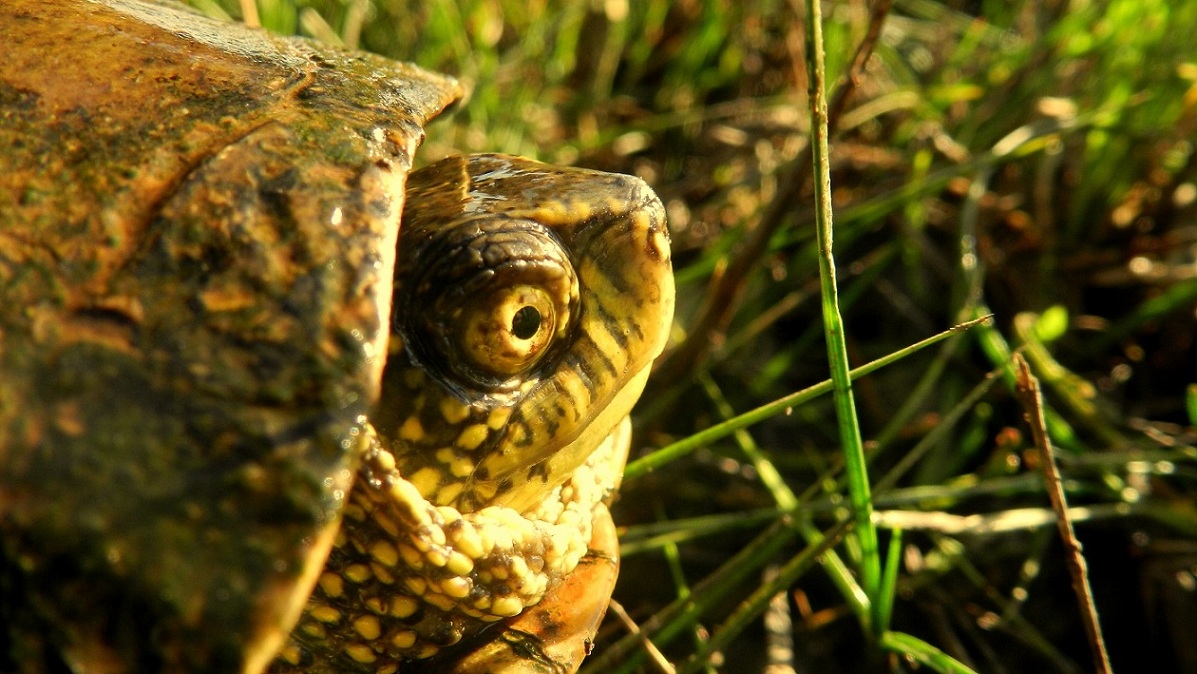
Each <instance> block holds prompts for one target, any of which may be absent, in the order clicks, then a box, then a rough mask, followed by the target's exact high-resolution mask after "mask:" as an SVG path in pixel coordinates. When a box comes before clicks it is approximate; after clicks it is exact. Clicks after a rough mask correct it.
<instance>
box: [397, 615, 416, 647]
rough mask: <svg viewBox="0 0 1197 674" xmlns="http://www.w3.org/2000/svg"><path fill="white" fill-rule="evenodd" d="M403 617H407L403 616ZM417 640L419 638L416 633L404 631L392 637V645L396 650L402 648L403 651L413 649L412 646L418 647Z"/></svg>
mask: <svg viewBox="0 0 1197 674" xmlns="http://www.w3.org/2000/svg"><path fill="white" fill-rule="evenodd" d="M402 617H407V616H402ZM416 638H417V636H416V633H415V632H412V631H411V630H404V631H402V632H398V633H396V634H395V636H393V637H391V645H392V646H394V647H395V648H401V649H406V648H411V647H412V646H415V645H416Z"/></svg>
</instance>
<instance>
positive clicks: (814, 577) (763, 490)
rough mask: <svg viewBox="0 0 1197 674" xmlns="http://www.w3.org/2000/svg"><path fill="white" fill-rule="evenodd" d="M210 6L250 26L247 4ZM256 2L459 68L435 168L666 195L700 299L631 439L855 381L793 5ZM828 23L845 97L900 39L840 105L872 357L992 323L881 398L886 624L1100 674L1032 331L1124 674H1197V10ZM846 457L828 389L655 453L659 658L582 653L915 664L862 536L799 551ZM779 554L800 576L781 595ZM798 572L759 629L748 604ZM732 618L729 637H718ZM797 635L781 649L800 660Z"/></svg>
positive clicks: (843, 235)
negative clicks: (548, 167)
mask: <svg viewBox="0 0 1197 674" xmlns="http://www.w3.org/2000/svg"><path fill="white" fill-rule="evenodd" d="M193 4H196V5H198V6H199V7H200V8H201V9H204V10H206V11H209V12H211V13H221V12H226V13H227V14H228V15H230V16H232V17H234V18H241V16H242V12H243V10H242V7H241V6H240V5H239V4H238V3H237V2H236V0H221V1H220V3H217V2H216V1H215V0H203V1H199V0H197V1H195V2H194V3H193ZM255 9H256V11H257V13H258V15H259V20H260V22H261V23H262V24H263V25H265V26H267V27H268V28H271V29H272V30H275V31H278V32H282V33H301V34H306V35H309V36H313V37H315V38H318V39H321V40H326V41H330V42H339V43H342V44H345V45H347V46H351V47H356V48H362V49H368V50H371V51H375V52H378V53H381V54H384V55H388V56H392V57H395V58H398V59H403V60H410V61H415V62H418V63H420V64H421V65H424V66H426V67H429V68H432V69H436V70H440V71H444V72H448V73H451V74H454V75H456V76H458V77H459V78H460V79H461V80H462V81H463V83H465V85H466V87H467V89H468V92H469V93H468V95H467V97H466V100H465V101H464V102H463V103H462V104H461V105H460V106H459V107H458V108H457V109H456V111H455V112H454V113H453V114H452V116H451V117H450V118H448V119H445V120H442V121H440V122H438V123H437V124H434V125H433V127H432V128H431V129H430V135H429V139H428V142H427V143H426V145H425V149H424V150H423V151H422V154H421V159H422V160H433V159H436V158H439V157H440V156H443V155H446V154H450V153H456V152H476V151H497V152H509V153H517V154H523V155H528V156H532V157H536V158H539V159H543V160H546V161H552V162H559V163H568V164H576V165H582V166H588V167H595V168H601V169H607V170H614V171H622V172H626V173H633V174H636V175H639V176H641V177H643V178H644V179H646V180H647V181H648V182H649V183H650V184H651V185H652V186H653V187H654V188H655V189H656V190H657V192H658V193H659V194H660V196H661V198H662V200H663V201H664V202H665V204H666V205H667V209H668V212H669V215H670V219H671V230H672V234H673V245H674V259H675V265H676V271H677V276H678V281H679V310H678V316H677V320H676V327H675V335H674V340H673V343H672V344H671V346H670V350H669V353H668V355H667V358H666V359H665V360H664V362H663V363H662V364H661V371H660V372H659V373H658V376H657V377H656V379H655V380H654V381H653V382H652V384H651V387H650V390H649V391H648V392H647V393H646V396H645V398H644V400H643V401H642V403H641V406H640V407H639V408H638V411H637V416H636V422H637V428H638V435H637V439H636V446H635V447H634V449H633V458H637V457H640V456H643V455H645V454H647V453H649V452H651V451H652V450H653V449H654V448H659V447H662V446H665V445H669V444H670V443H672V442H675V441H677V440H679V439H683V438H685V437H687V436H689V435H690V434H692V433H694V432H696V431H699V430H702V429H704V428H708V427H710V426H711V425H713V424H716V423H718V422H720V421H723V420H724V419H726V418H728V417H729V416H732V415H735V414H739V413H742V412H744V411H746V410H750V409H752V408H755V407H757V406H759V405H762V404H764V403H767V402H769V401H771V400H774V399H777V398H779V397H781V396H783V395H786V394H788V393H791V392H793V391H795V390H798V389H801V388H804V387H807V386H809V385H811V384H814V383H817V382H819V381H821V380H823V379H825V378H826V377H827V375H828V370H827V364H826V362H827V361H826V351H825V347H824V344H823V338H822V332H821V327H820V326H821V318H820V306H819V291H818V278H817V276H818V272H817V265H816V257H815V253H816V251H815V247H814V243H813V242H814V228H813V211H812V206H811V203H812V202H811V186H810V180H809V172H808V169H807V168H806V167H805V163H808V162H809V155H807V154H804V153H803V151H804V149H805V148H806V146H807V139H808V135H809V134H808V127H809V119H808V113H807V112H806V106H807V98H806V91H807V74H806V68H805V66H804V57H803V38H802V35H803V21H804V12H803V10H802V7H801V4H800V3H798V2H790V1H786V0H757V1H755V2H747V1H735V0H722V1H719V2H715V1H712V2H703V1H701V0H677V1H673V2H670V1H666V0H590V1H584V0H579V1H575V2H569V1H566V0H419V1H416V0H299V1H297V0H257V2H256V6H255ZM823 11H824V17H825V20H826V23H825V29H824V30H825V38H826V59H827V69H828V76H829V81H830V82H832V83H837V84H835V85H834V86H843V81H842V80H841V79H840V78H841V77H842V76H844V75H845V74H846V73H847V71H848V69H849V67H850V65H851V63H852V61H853V58H854V55H855V54H856V53H857V50H858V47H859V45H861V44H862V43H864V42H868V40H867V36H868V34H869V27H870V25H871V24H872V25H874V26H879V27H880V32H879V34H878V36H877V39H876V40H875V42H873V43H872V44H871V49H870V53H869V54H867V56H868V58H867V60H864V61H863V68H862V69H861V71H860V73H859V77H858V78H857V80H856V84H855V86H854V88H853V89H852V91H851V92H850V94H848V95H847V97H846V98H845V99H844V108H843V111H842V114H840V115H838V116H835V118H834V122H833V123H834V125H835V129H834V131H833V136H832V141H833V142H832V148H831V162H832V171H833V174H832V186H833V197H834V203H835V208H836V214H835V226H836V237H837V238H836V250H835V252H836V259H837V264H838V267H839V273H840V293H841V304H842V311H843V314H844V317H845V320H846V332H847V339H848V345H849V350H850V357H851V360H852V363H853V365H854V366H855V365H860V364H863V363H865V362H868V361H870V360H873V359H875V358H878V357H881V356H884V355H886V354H890V353H893V352H895V351H897V350H898V349H900V348H902V347H905V346H907V345H909V344H911V343H913V342H915V341H917V340H919V339H922V338H924V337H927V336H929V335H932V334H934V333H936V332H938V331H941V330H944V329H946V328H948V327H950V326H952V325H954V324H956V323H959V322H961V321H963V320H966V319H969V318H973V317H977V316H981V315H984V314H988V313H992V314H993V315H994V320H993V322H992V323H991V324H989V325H987V326H983V327H979V328H974V329H973V330H971V331H969V332H967V333H965V334H963V335H959V336H957V337H954V338H952V339H950V340H948V341H946V342H943V343H941V344H939V345H936V346H935V347H934V348H932V349H928V350H926V351H923V352H920V353H918V354H916V355H913V356H910V357H907V358H903V359H902V360H900V361H899V362H897V363H896V364H894V365H890V366H888V367H886V368H885V369H882V370H880V371H879V372H877V373H875V374H873V375H870V376H869V377H867V378H865V379H862V380H860V381H859V382H857V384H856V400H857V407H858V414H859V417H860V420H861V425H862V430H863V433H864V438H865V440H866V443H867V444H866V449H867V450H868V452H869V456H870V460H871V471H872V475H873V481H874V499H875V507H876V509H877V511H878V521H879V523H880V526H881V531H882V543H883V550H884V549H886V547H887V546H889V544H890V543H893V542H896V541H898V542H899V544H898V545H897V546H893V551H892V554H893V557H892V560H893V564H892V568H893V569H894V570H896V574H897V575H896V577H895V581H894V585H893V590H892V594H893V602H894V603H893V609H892V623H891V624H892V626H893V628H894V629H900V630H901V631H903V632H906V633H909V634H912V635H915V636H918V637H919V638H921V639H923V640H925V641H926V642H929V643H931V644H933V645H934V646H935V647H936V648H938V649H939V650H940V651H942V652H943V653H947V654H949V655H951V656H953V657H954V658H956V659H958V660H960V661H961V662H964V663H966V664H968V665H969V666H971V667H972V668H974V669H975V670H976V671H982V672H1027V671H1036V672H1048V671H1051V672H1081V671H1090V670H1091V667H1092V664H1091V661H1090V656H1089V649H1088V646H1087V644H1086V639H1085V635H1084V631H1083V629H1082V627H1081V619H1080V614H1079V612H1078V609H1077V606H1076V602H1075V599H1074V596H1073V594H1072V590H1071V587H1070V580H1069V577H1068V574H1067V570H1066V567H1065V564H1064V561H1063V557H1064V555H1063V547H1062V545H1061V543H1060V540H1059V537H1058V535H1057V532H1056V529H1055V526H1054V517H1053V516H1052V513H1051V510H1050V509H1049V507H1048V504H1047V499H1046V497H1045V496H1044V488H1043V483H1042V479H1041V478H1040V476H1039V474H1038V466H1037V459H1036V454H1035V453H1034V452H1033V451H1032V449H1031V446H1030V441H1029V434H1028V431H1027V429H1026V425H1025V423H1024V420H1023V418H1022V410H1021V408H1020V407H1019V405H1018V403H1017V400H1016V399H1015V396H1014V393H1013V386H1012V379H1011V378H1010V371H1009V359H1010V352H1011V350H1014V349H1024V350H1025V354H1026V356H1027V358H1028V360H1029V361H1030V362H1031V365H1032V368H1033V370H1034V372H1035V373H1036V375H1037V376H1038V377H1039V378H1040V379H1041V380H1042V382H1043V384H1044V387H1045V394H1046V401H1047V407H1048V410H1047V412H1048V415H1047V416H1048V424H1049V431H1050V433H1051V436H1052V439H1053V441H1054V443H1055V445H1056V446H1057V448H1058V452H1059V461H1060V464H1061V468H1062V470H1063V473H1064V478H1065V484H1066V487H1067V490H1068V494H1069V498H1070V500H1071V502H1072V504H1073V505H1074V506H1082V507H1083V509H1081V510H1078V511H1077V512H1076V513H1075V515H1076V517H1077V524H1076V526H1077V529H1078V534H1079V536H1080V539H1081V542H1082V543H1083V544H1084V550H1085V553H1086V557H1087V559H1088V563H1089V569H1090V577H1091V581H1092V584H1093V588H1094V594H1095V596H1096V600H1097V605H1098V609H1099V611H1100V616H1101V619H1102V624H1103V627H1104V630H1105V639H1106V642H1107V645H1108V648H1109V651H1110V655H1111V658H1112V660H1113V665H1114V669H1115V670H1120V671H1160V672H1162V671H1183V672H1197V640H1194V638H1193V635H1194V634H1195V633H1197V578H1195V575H1194V574H1195V572H1197V512H1195V510H1194V494H1195V491H1194V487H1195V486H1197V450H1195V449H1194V445H1195V444H1197V433H1195V431H1194V425H1197V389H1195V388H1194V385H1195V384H1197V347H1195V346H1194V340H1195V338H1197V315H1195V307H1197V155H1195V152H1194V149H1195V148H1194V141H1195V140H1197V50H1195V49H1194V38H1195V37H1197V34H1195V32H1197V0H1071V1H1069V0H894V1H893V3H892V6H888V3H886V6H881V7H878V5H877V3H876V0H874V2H865V1H863V0H836V1H832V2H827V3H824V5H823ZM838 443H839V440H838V436H837V433H836V430H835V422H834V417H833V412H832V409H831V400H830V397H829V396H824V397H822V398H819V399H817V400H815V401H813V402H809V403H805V404H802V405H799V406H795V407H792V408H787V409H785V410H784V411H783V412H782V413H779V414H777V415H776V416H774V417H772V418H770V419H768V420H766V421H764V422H762V423H760V424H757V425H755V426H753V427H751V428H749V429H747V431H741V432H740V433H738V434H735V435H731V436H728V437H725V438H722V439H720V440H717V441H714V442H710V443H704V444H703V446H701V447H700V448H699V449H698V450H697V451H693V452H690V453H688V454H686V455H685V456H684V457H682V458H680V459H677V460H674V461H672V462H670V463H668V464H667V465H663V466H660V467H657V468H656V469H655V470H653V471H651V472H643V471H633V472H632V473H631V474H630V475H629V477H628V479H627V480H626V482H625V485H624V488H623V492H622V496H621V499H620V501H619V502H618V504H617V507H616V517H617V521H618V522H619V523H620V524H621V525H622V526H623V541H624V552H625V560H624V570H623V575H622V577H621V581H620V587H619V588H618V590H617V592H616V599H617V600H618V602H619V603H620V605H621V606H622V607H623V610H624V611H625V612H626V613H627V614H628V617H629V619H630V621H632V622H634V623H635V624H638V625H641V626H643V627H644V629H646V630H648V631H649V632H650V634H649V636H650V638H651V639H652V641H653V642H654V643H655V644H656V645H657V647H659V649H660V653H658V654H657V655H655V656H646V651H645V649H644V648H642V646H641V645H640V641H639V639H638V638H637V637H635V636H632V637H628V636H627V635H628V633H629V627H628V625H627V624H625V623H623V622H620V621H618V620H615V619H613V618H611V617H609V618H608V621H607V623H606V624H605V626H604V629H603V631H602V633H601V634H600V636H599V639H598V645H597V650H596V653H595V655H594V656H592V658H591V660H590V662H589V665H588V666H589V667H590V670H589V671H594V672H610V671H616V669H617V667H624V668H625V670H631V671H636V670H637V668H639V670H642V671H668V669H669V668H670V667H678V668H681V669H684V670H685V671H695V670H697V669H702V668H704V667H706V668H710V669H712V670H714V671H727V672H751V671H765V670H766V668H767V667H771V669H769V670H768V671H771V672H785V671H799V672H852V671H878V663H879V662H880V663H882V664H883V665H884V667H885V668H889V669H891V670H892V671H908V670H910V669H912V668H913V667H914V666H913V665H912V664H911V658H910V657H906V656H902V655H900V654H899V655H895V654H893V653H890V654H888V655H879V654H878V650H877V649H876V643H877V642H876V639H875V638H874V637H872V636H870V635H869V634H868V633H867V631H866V630H864V629H863V628H862V626H861V623H860V621H859V620H857V618H856V617H855V616H856V611H855V609H854V608H853V601H854V600H853V599H852V597H851V596H850V595H851V588H850V587H849V586H847V585H845V583H844V582H843V581H842V578H843V577H844V573H845V571H844V570H843V569H842V568H841V569H840V570H839V571H838V572H837V570H836V569H835V568H832V567H834V566H835V565H836V564H837V563H839V564H842V565H843V566H844V567H846V568H847V569H853V568H855V567H856V565H857V564H858V563H859V554H860V551H859V550H856V549H854V547H853V546H852V545H840V546H839V547H838V548H837V551H838V553H839V554H838V556H834V557H833V556H829V555H825V556H823V557H821V558H820V561H821V562H822V565H820V564H818V563H815V564H809V563H805V562H802V560H801V559H800V558H797V557H795V556H796V555H799V554H800V553H801V552H802V551H803V550H804V549H806V548H807V547H808V545H809V544H810V542H811V541H815V540H818V538H819V536H820V534H819V532H820V531H824V532H826V531H828V530H830V529H832V527H834V526H835V525H836V523H838V522H840V521H842V520H843V519H844V518H845V514H844V512H843V509H844V498H843V490H844V487H843V485H842V483H841V482H842V481H841V480H840V479H839V477H838V466H839V459H838V458H837V457H838V456H839V455H838ZM895 527H901V528H902V529H904V534H903V535H902V536H901V538H900V539H896V538H894V537H893V536H892V534H891V532H892V530H893V529H894V528H895ZM745 550H746V551H747V552H745V553H744V554H742V555H741V556H739V557H735V558H734V559H733V555H736V554H737V553H740V552H741V551H745ZM887 554H889V553H887ZM729 560H732V561H731V563H729ZM787 564H790V566H789V567H787V566H785V565H787ZM779 567H781V569H782V571H783V572H784V573H789V576H786V577H785V578H784V580H783V582H782V583H781V584H779V585H778V587H776V588H774V587H773V586H768V585H767V583H769V581H768V580H767V579H769V578H771V577H772V574H775V573H776V572H777V569H778V568H779ZM837 573H838V574H839V575H837ZM837 578H839V579H840V580H837ZM773 589H778V590H780V594H779V595H777V598H775V600H774V601H773V603H772V605H771V606H770V607H769V608H768V609H767V611H766V612H765V614H764V616H760V615H758V613H759V612H757V611H747V612H746V613H744V614H743V615H741V614H734V615H733V613H732V612H733V611H734V610H735V608H736V606H737V604H738V603H739V602H741V601H743V600H745V599H746V598H749V597H751V596H752V594H753V593H754V592H757V593H760V592H766V594H772V591H773ZM679 598H682V599H686V598H688V599H689V600H690V601H692V602H694V603H693V604H685V605H688V606H694V607H697V608H693V609H692V610H689V611H682V612H681V613H682V615H681V617H680V618H679V619H678V620H677V621H674V620H673V616H674V613H677V612H676V611H675V612H674V613H670V612H668V611H665V612H664V613H662V610H663V609H664V608H665V607H667V606H668V605H669V604H670V603H671V602H676V601H677V600H679ZM679 605H683V604H679ZM729 615H733V618H732V619H731V620H728V616H729ZM654 616H655V617H654ZM662 625H666V627H665V629H664V631H660V630H661V626H662ZM712 635H715V636H716V637H717V638H718V639H720V641H719V642H718V643H719V648H718V649H717V652H715V653H714V654H713V655H712V656H711V657H710V658H707V657H705V656H702V657H697V656H696V655H695V654H696V653H698V652H699V651H700V650H702V649H703V648H704V646H703V644H704V643H705V642H707V640H708V639H710V638H711V637H712ZM767 646H768V647H769V648H767ZM774 647H775V648H776V649H778V650H776V652H779V653H783V655H782V656H779V657H777V658H774V659H772V660H771V659H770V658H771V654H772V653H774V652H775V651H774V650H771V648H774ZM786 647H789V648H790V649H792V656H791V657H790V658H789V659H788V660H787V658H786V657H785V656H784V650H785V648H786ZM891 650H893V649H891ZM899 650H900V649H899ZM654 658H656V661H655V663H654ZM787 667H788V668H792V669H787ZM687 668H688V669H687ZM883 669H884V668H883Z"/></svg>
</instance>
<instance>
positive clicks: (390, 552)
mask: <svg viewBox="0 0 1197 674" xmlns="http://www.w3.org/2000/svg"><path fill="white" fill-rule="evenodd" d="M370 556H371V557H373V558H374V559H377V560H378V561H380V562H382V563H383V564H386V565H387V566H390V567H393V566H395V564H397V563H399V551H398V550H396V549H395V546H393V545H391V544H390V543H387V542H386V541H378V542H377V543H375V544H374V545H373V546H371V547H370Z"/></svg>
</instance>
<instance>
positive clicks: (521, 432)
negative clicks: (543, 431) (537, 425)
mask: <svg viewBox="0 0 1197 674" xmlns="http://www.w3.org/2000/svg"><path fill="white" fill-rule="evenodd" d="M530 426H531V424H530V423H523V424H516V425H515V426H513V427H512V429H511V433H509V434H508V436H507V442H509V443H510V444H513V445H518V446H522V445H524V444H526V443H527V442H528V430H529V428H530Z"/></svg>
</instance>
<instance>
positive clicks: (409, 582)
mask: <svg viewBox="0 0 1197 674" xmlns="http://www.w3.org/2000/svg"><path fill="white" fill-rule="evenodd" d="M403 584H404V585H406V586H407V589H409V590H411V591H412V594H414V595H416V596H417V597H423V596H424V595H425V594H427V592H428V581H426V580H424V579H423V578H421V577H419V576H408V577H407V578H404V579H403Z"/></svg>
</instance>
